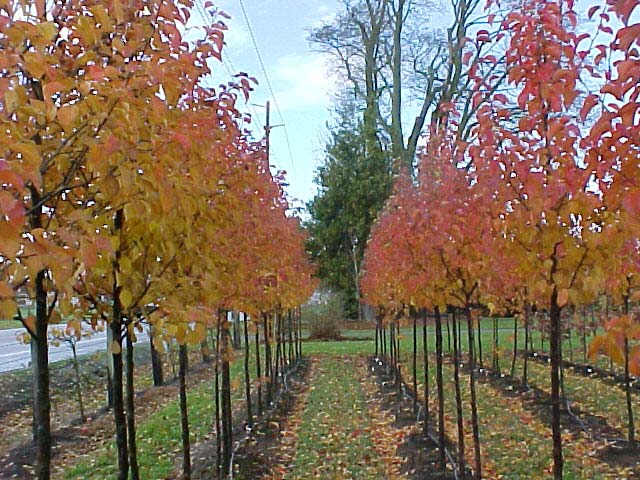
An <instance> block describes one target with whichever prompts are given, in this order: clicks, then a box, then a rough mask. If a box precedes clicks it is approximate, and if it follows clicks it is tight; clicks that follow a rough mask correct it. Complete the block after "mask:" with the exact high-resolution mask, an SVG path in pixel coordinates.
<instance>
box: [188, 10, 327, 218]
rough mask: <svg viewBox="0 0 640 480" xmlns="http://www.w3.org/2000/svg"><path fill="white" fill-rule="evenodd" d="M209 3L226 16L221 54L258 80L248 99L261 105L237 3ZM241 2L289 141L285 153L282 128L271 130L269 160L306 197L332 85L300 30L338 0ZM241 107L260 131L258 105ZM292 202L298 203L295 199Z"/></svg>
mask: <svg viewBox="0 0 640 480" xmlns="http://www.w3.org/2000/svg"><path fill="white" fill-rule="evenodd" d="M196 1H199V0H196ZM200 3H201V4H203V3H204V2H203V1H201V2H200ZM214 3H215V5H216V6H218V7H219V8H220V9H221V10H223V11H225V12H226V13H228V14H229V15H231V17H232V18H231V19H230V20H228V21H227V23H228V25H229V31H228V32H227V35H226V37H225V41H226V43H227V47H226V55H225V56H224V58H225V60H226V61H227V62H228V64H229V62H230V64H232V67H233V68H234V69H235V71H243V72H247V73H248V74H249V75H250V76H253V77H255V78H256V79H257V80H258V82H259V85H258V86H257V87H256V89H255V92H253V94H252V97H251V99H250V100H249V102H250V103H251V104H258V105H264V104H265V102H266V100H269V99H270V98H271V94H270V92H269V88H268V85H267V82H266V80H265V78H264V74H263V73H262V68H261V66H260V62H259V60H258V57H257V54H256V51H255V48H254V46H253V43H252V41H251V36H250V34H249V30H248V28H247V25H246V22H245V19H244V16H243V14H242V9H241V7H240V2H239V0H217V1H215V2H214ZM244 4H245V7H246V11H247V14H248V16H249V20H250V22H251V26H252V28H253V32H254V34H255V37H256V41H257V44H258V48H259V50H260V53H261V55H262V59H263V61H264V64H265V67H266V70H267V74H268V75H269V79H270V81H271V85H272V87H273V91H274V93H275V98H276V101H277V103H278V105H279V107H280V111H281V112H282V117H283V119H284V123H285V124H286V127H287V132H288V136H289V140H290V145H291V155H289V150H288V148H287V143H286V139H285V132H284V129H283V128H282V127H277V128H274V129H273V130H272V133H271V163H272V164H273V165H275V166H276V167H277V168H278V169H282V170H286V171H287V179H288V183H289V184H290V186H289V187H288V189H287V190H288V193H289V196H290V197H292V198H297V199H301V200H303V201H306V200H309V199H310V198H312V197H313V195H314V193H315V191H316V188H315V186H314V184H313V175H314V170H315V168H316V166H317V165H318V164H319V162H320V161H321V159H322V147H323V141H322V138H323V136H324V135H325V132H326V128H325V124H326V122H327V121H328V120H329V118H330V113H329V106H330V102H331V92H332V91H333V89H334V86H335V79H334V78H332V77H331V75H330V71H331V69H330V68H328V65H327V63H326V59H325V58H324V56H323V55H322V54H320V53H317V52H314V51H312V49H311V48H310V47H309V45H308V42H307V40H306V36H307V33H306V29H308V28H310V27H313V26H314V25H317V24H319V23H320V22H322V20H324V19H327V18H330V17H331V16H332V15H334V14H335V13H336V12H337V10H338V0H320V1H319V0H244ZM194 15H197V12H194ZM216 68H217V69H218V75H216V79H220V81H222V80H225V79H227V78H229V74H228V72H227V70H226V68H225V66H224V65H222V64H221V65H217V66H216ZM271 103H272V109H271V110H272V113H271V123H272V124H274V125H276V124H281V123H283V121H282V119H281V118H280V115H279V114H278V111H277V109H276V106H275V105H274V104H273V101H272V102H271ZM246 109H248V111H249V112H255V114H257V115H258V120H257V121H255V122H254V123H255V125H254V127H253V128H254V129H255V130H257V136H258V137H259V136H261V135H262V133H261V132H262V126H263V125H264V120H265V117H264V108H263V107H259V106H253V105H250V106H246ZM254 117H255V115H254ZM291 157H293V165H292V161H291ZM295 205H296V206H299V205H300V202H296V203H295Z"/></svg>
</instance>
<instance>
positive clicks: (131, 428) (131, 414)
mask: <svg viewBox="0 0 640 480" xmlns="http://www.w3.org/2000/svg"><path fill="white" fill-rule="evenodd" d="M133 374H134V363H133V339H132V338H131V334H130V333H127V435H128V437H127V440H128V442H129V445H128V448H129V468H130V469H131V479H132V480H140V467H139V466H138V448H137V443H136V410H135V397H136V392H135V389H134V384H133Z"/></svg>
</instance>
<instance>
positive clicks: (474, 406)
mask: <svg viewBox="0 0 640 480" xmlns="http://www.w3.org/2000/svg"><path fill="white" fill-rule="evenodd" d="M465 313H466V315H467V332H468V334H469V390H470V391H471V428H472V430H473V450H474V459H475V463H476V465H475V469H474V472H473V474H474V478H475V479H476V480H480V479H481V478H482V457H481V455H480V427H479V425H478V401H477V393H476V362H475V356H474V352H473V349H474V345H475V340H474V338H473V318H472V316H471V305H470V299H469V298H467V305H466V308H465ZM478 321H479V320H478ZM497 325H498V323H497V320H496V330H497ZM499 367H500V366H499V365H498V368H499Z"/></svg>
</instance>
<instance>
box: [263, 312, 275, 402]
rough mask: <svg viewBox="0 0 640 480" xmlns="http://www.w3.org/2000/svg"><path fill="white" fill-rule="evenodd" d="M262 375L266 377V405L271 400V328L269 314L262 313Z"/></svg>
mask: <svg viewBox="0 0 640 480" xmlns="http://www.w3.org/2000/svg"><path fill="white" fill-rule="evenodd" d="M263 318H264V321H263V327H264V375H265V377H266V379H267V405H271V401H272V400H273V382H272V377H273V373H272V364H271V328H269V316H268V315H267V314H265V315H264V317H263Z"/></svg>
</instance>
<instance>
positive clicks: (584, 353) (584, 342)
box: [582, 305, 593, 363]
mask: <svg viewBox="0 0 640 480" xmlns="http://www.w3.org/2000/svg"><path fill="white" fill-rule="evenodd" d="M591 308H592V309H593V305H591ZM586 313H587V312H586V311H585V309H584V308H583V309H582V361H583V362H584V363H587V315H586Z"/></svg>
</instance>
